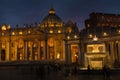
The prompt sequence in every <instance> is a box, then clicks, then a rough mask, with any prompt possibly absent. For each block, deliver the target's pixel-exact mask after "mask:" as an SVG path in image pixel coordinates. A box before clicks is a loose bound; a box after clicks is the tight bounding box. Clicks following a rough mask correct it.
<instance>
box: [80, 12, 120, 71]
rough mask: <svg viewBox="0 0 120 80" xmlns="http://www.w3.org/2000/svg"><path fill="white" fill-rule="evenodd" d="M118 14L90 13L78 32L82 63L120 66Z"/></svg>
mask: <svg viewBox="0 0 120 80" xmlns="http://www.w3.org/2000/svg"><path fill="white" fill-rule="evenodd" d="M119 19H120V16H119V15H115V14H104V13H92V14H90V19H88V20H86V28H84V29H83V30H81V32H80V40H81V53H83V56H84V57H83V58H84V59H83V65H84V66H85V67H87V66H88V65H90V66H91V68H93V69H101V68H102V67H103V66H109V67H120V20H119Z"/></svg>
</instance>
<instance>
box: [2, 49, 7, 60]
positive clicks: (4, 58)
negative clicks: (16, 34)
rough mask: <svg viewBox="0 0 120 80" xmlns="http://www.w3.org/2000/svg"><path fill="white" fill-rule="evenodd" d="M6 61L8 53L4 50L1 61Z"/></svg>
mask: <svg viewBox="0 0 120 80" xmlns="http://www.w3.org/2000/svg"><path fill="white" fill-rule="evenodd" d="M5 60H6V51H5V50H4V49H2V50H1V61H5Z"/></svg>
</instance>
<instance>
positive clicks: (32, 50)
mask: <svg viewBox="0 0 120 80" xmlns="http://www.w3.org/2000/svg"><path fill="white" fill-rule="evenodd" d="M33 57H34V56H33V43H32V45H31V60H33Z"/></svg>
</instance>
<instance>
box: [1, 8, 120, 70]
mask: <svg viewBox="0 0 120 80" xmlns="http://www.w3.org/2000/svg"><path fill="white" fill-rule="evenodd" d="M119 19H120V18H119V15H113V14H103V13H102V14H101V13H92V14H91V15H90V19H87V20H86V21H85V26H86V27H85V28H84V29H82V30H81V31H79V29H78V27H77V25H76V23H73V22H72V21H71V20H68V22H67V23H64V22H63V21H62V19H61V18H60V17H59V16H58V15H57V14H56V12H55V10H54V9H53V8H51V9H50V10H49V12H48V15H47V16H45V17H44V19H43V20H42V22H40V23H39V24H37V23H35V24H34V25H30V26H28V25H27V24H24V26H23V27H19V26H18V25H16V27H11V26H10V25H7V24H3V25H2V26H1V27H0V62H31V61H33V62H50V61H51V62H53V61H54V62H57V63H64V64H73V63H75V64H77V65H79V66H80V67H81V68H82V67H83V68H87V66H88V65H90V68H91V69H101V68H102V67H103V66H109V67H119V66H120V27H119V21H120V20H119ZM116 20H117V22H115V21H116ZM116 23H117V24H116Z"/></svg>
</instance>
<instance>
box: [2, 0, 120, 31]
mask: <svg viewBox="0 0 120 80" xmlns="http://www.w3.org/2000/svg"><path fill="white" fill-rule="evenodd" d="M52 6H53V7H54V9H55V11H56V14H57V15H58V16H59V17H61V19H62V20H63V21H64V22H65V23H66V22H67V21H68V20H72V21H73V22H76V23H77V25H78V27H79V29H82V28H84V27H85V25H84V21H85V19H87V18H89V14H90V13H91V12H103V13H115V14H120V0H0V26H1V25H2V24H4V23H5V24H10V25H11V27H15V25H16V24H18V25H19V26H21V27H22V26H23V24H25V23H26V24H34V23H35V22H37V23H39V22H41V21H42V19H43V18H44V17H45V16H46V15H48V11H49V9H50V8H51V7H52Z"/></svg>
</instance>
